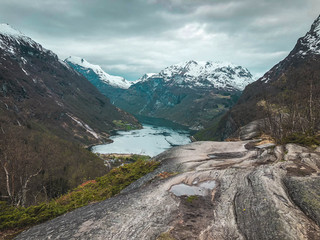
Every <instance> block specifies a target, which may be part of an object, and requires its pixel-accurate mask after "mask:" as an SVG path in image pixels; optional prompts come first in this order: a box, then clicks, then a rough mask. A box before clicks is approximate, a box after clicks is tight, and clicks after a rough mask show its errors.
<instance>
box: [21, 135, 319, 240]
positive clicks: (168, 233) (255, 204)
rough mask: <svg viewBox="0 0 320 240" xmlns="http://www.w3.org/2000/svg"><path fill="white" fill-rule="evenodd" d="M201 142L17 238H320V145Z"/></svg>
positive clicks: (163, 157) (172, 152)
mask: <svg viewBox="0 0 320 240" xmlns="http://www.w3.org/2000/svg"><path fill="white" fill-rule="evenodd" d="M251 145H252V144H250V142H248V141H243V142H195V143H191V144H189V145H185V146H181V147H176V148H173V149H171V150H169V151H166V152H164V153H162V154H160V155H158V156H157V157H156V160H158V161H161V162H162V164H161V165H160V167H159V168H158V169H157V170H156V171H154V172H152V173H150V174H148V175H146V176H144V177H143V178H141V179H140V180H138V181H137V182H135V183H133V184H132V185H130V186H129V187H128V188H126V189H125V190H124V191H123V192H122V193H121V194H119V195H117V196H115V197H113V198H110V199H108V200H105V201H103V202H100V203H96V204H91V205H89V206H86V207H83V208H80V209H77V210H75V211H73V212H71V213H68V214H65V215H63V216H60V217H58V218H56V219H54V220H52V221H49V222H46V223H44V224H41V225H38V226H35V227H33V228H31V229H29V230H28V231H25V232H23V233H22V234H20V235H19V236H18V237H17V239H37V240H38V239H68V240H70V239H115V240H119V239H125V240H127V239H273V240H274V239H281V240H283V239H297V240H298V239H299V240H301V239H320V228H319V226H320V177H319V173H320V153H319V152H320V151H311V150H309V149H307V148H303V147H300V146H298V145H293V144H288V145H286V146H283V147H280V146H277V147H271V148H263V147H261V148H260V149H259V148H255V147H250V146H251Z"/></svg>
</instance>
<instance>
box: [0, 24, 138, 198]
mask: <svg viewBox="0 0 320 240" xmlns="http://www.w3.org/2000/svg"><path fill="white" fill-rule="evenodd" d="M0 113H1V114H0V127H1V131H0V135H1V137H0V149H1V151H0V154H1V157H0V158H1V165H0V167H1V171H0V177H1V181H0V195H5V194H6V193H5V192H8V187H6V186H4V182H5V181H4V180H3V179H6V178H7V179H8V176H9V175H10V178H12V179H14V177H17V179H16V181H13V182H15V186H13V185H12V186H10V188H11V191H14V188H17V189H18V188H19V187H18V186H17V185H18V183H20V182H22V180H21V181H20V180H18V178H19V176H18V175H19V174H21V178H25V182H26V183H28V182H30V180H28V177H30V176H32V175H33V174H36V173H37V174H38V175H39V174H40V172H41V175H42V176H41V177H42V178H49V176H48V175H46V174H48V171H51V172H50V174H49V175H50V178H51V180H50V181H54V179H55V173H53V172H55V171H56V173H57V174H56V177H57V178H58V177H61V181H60V180H59V181H60V182H64V181H66V182H67V183H66V184H65V185H67V187H72V186H75V184H77V183H79V181H80V178H84V177H90V176H92V175H96V174H101V173H102V172H103V169H104V166H103V164H102V163H101V162H100V161H98V159H97V158H96V157H94V156H93V155H92V154H90V153H89V152H88V151H85V150H83V149H81V148H80V147H79V146H78V145H77V144H82V145H89V144H95V143H99V142H102V141H104V140H106V139H107V137H108V134H109V131H110V130H113V129H116V128H117V126H116V125H115V123H114V120H121V121H123V122H127V123H128V124H131V125H132V126H137V127H139V124H138V123H137V121H136V119H135V118H134V117H132V116H131V115H129V114H127V113H125V112H123V111H122V110H120V109H118V108H116V107H114V106H113V105H112V104H111V103H110V102H109V100H108V99H107V98H106V97H105V96H103V95H102V94H100V93H99V91H98V90H97V89H96V88H95V87H94V86H93V85H92V84H91V83H89V82H88V81H87V79H85V78H84V77H82V76H81V75H79V73H77V72H76V71H74V70H73V69H72V68H70V67H69V66H68V65H67V64H65V63H64V62H63V61H61V60H59V59H58V57H57V56H56V55H55V54H54V53H52V52H51V51H49V50H46V49H44V48H43V47H42V46H41V45H40V44H38V43H36V42H35V41H33V40H32V39H31V38H29V37H27V36H25V35H24V34H22V33H20V32H19V31H17V30H15V29H13V28H12V27H10V26H9V25H6V24H1V25H0ZM44 161H45V163H44ZM68 161H69V162H68ZM85 165H87V170H86V169H84V166H85ZM89 165H91V166H89ZM76 166H77V168H75V167H76ZM20 167H21V169H20V170H21V171H20V170H19V171H20V172H19V171H18V169H19V168H20ZM50 167H51V170H49V168H50ZM92 168H93V169H94V168H96V170H94V171H92V172H91V173H88V171H90V169H91V170H92ZM63 169H64V170H63ZM7 170H8V171H9V172H10V174H7ZM72 171H73V172H72ZM78 171H79V172H78ZM81 171H82V172H81ZM69 174H73V180H72V181H73V182H70V181H69V180H70V179H66V177H67V176H69ZM81 174H82V175H81ZM38 177H39V176H38ZM38 180H39V179H38ZM55 180H56V179H55ZM41 181H42V180H41ZM41 181H40V180H39V182H41ZM48 181H49V180H48ZM12 184H13V183H12ZM21 184H22V183H21ZM22 185H23V184H22ZM20 187H21V186H20ZM37 187H40V188H41V185H40V186H37ZM17 189H16V190H17ZM20 190H21V189H20ZM15 192H17V191H15ZM9 195H10V194H9Z"/></svg>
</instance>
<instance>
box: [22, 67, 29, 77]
mask: <svg viewBox="0 0 320 240" xmlns="http://www.w3.org/2000/svg"><path fill="white" fill-rule="evenodd" d="M21 69H22V71H23V72H24V73H25V74H26V75H27V76H29V75H30V74H29V73H28V72H27V71H26V70H24V69H23V68H21Z"/></svg>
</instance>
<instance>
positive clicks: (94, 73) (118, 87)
mask: <svg viewBox="0 0 320 240" xmlns="http://www.w3.org/2000/svg"><path fill="white" fill-rule="evenodd" d="M64 62H65V63H67V64H68V65H70V66H71V67H72V68H73V69H75V70H76V71H78V72H79V73H81V74H82V75H83V76H84V77H86V78H87V79H88V80H89V81H90V82H91V83H92V84H93V85H94V86H95V87H97V88H98V90H99V91H100V92H101V93H102V94H104V95H105V96H107V97H108V98H109V99H110V100H111V101H112V102H113V100H114V99H115V98H117V96H118V95H119V94H121V93H122V92H123V91H124V90H125V89H128V88H129V87H130V86H131V85H132V82H129V81H127V80H126V79H124V78H123V77H119V76H113V75H110V74H108V73H106V72H105V71H103V70H102V68H101V67H100V66H98V65H94V64H91V63H89V62H87V61H86V60H85V59H83V58H79V57H68V58H67V59H65V60H64Z"/></svg>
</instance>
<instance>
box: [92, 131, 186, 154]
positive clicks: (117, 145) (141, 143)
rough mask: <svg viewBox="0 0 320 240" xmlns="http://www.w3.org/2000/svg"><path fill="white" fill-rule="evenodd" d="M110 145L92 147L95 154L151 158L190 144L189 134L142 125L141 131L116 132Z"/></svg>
mask: <svg viewBox="0 0 320 240" xmlns="http://www.w3.org/2000/svg"><path fill="white" fill-rule="evenodd" d="M111 139H112V140H113V141H114V142H113V143H110V144H103V145H97V146H94V147H92V151H93V152H97V153H133V154H144V155H149V156H151V157H153V156H156V155H158V154H159V153H161V152H163V151H165V150H167V149H169V148H171V147H173V146H179V145H184V144H188V143H190V142H191V141H190V139H189V132H188V131H185V130H173V129H171V128H166V127H159V126H153V125H143V129H139V130H133V131H118V132H117V135H115V136H112V137H111Z"/></svg>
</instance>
